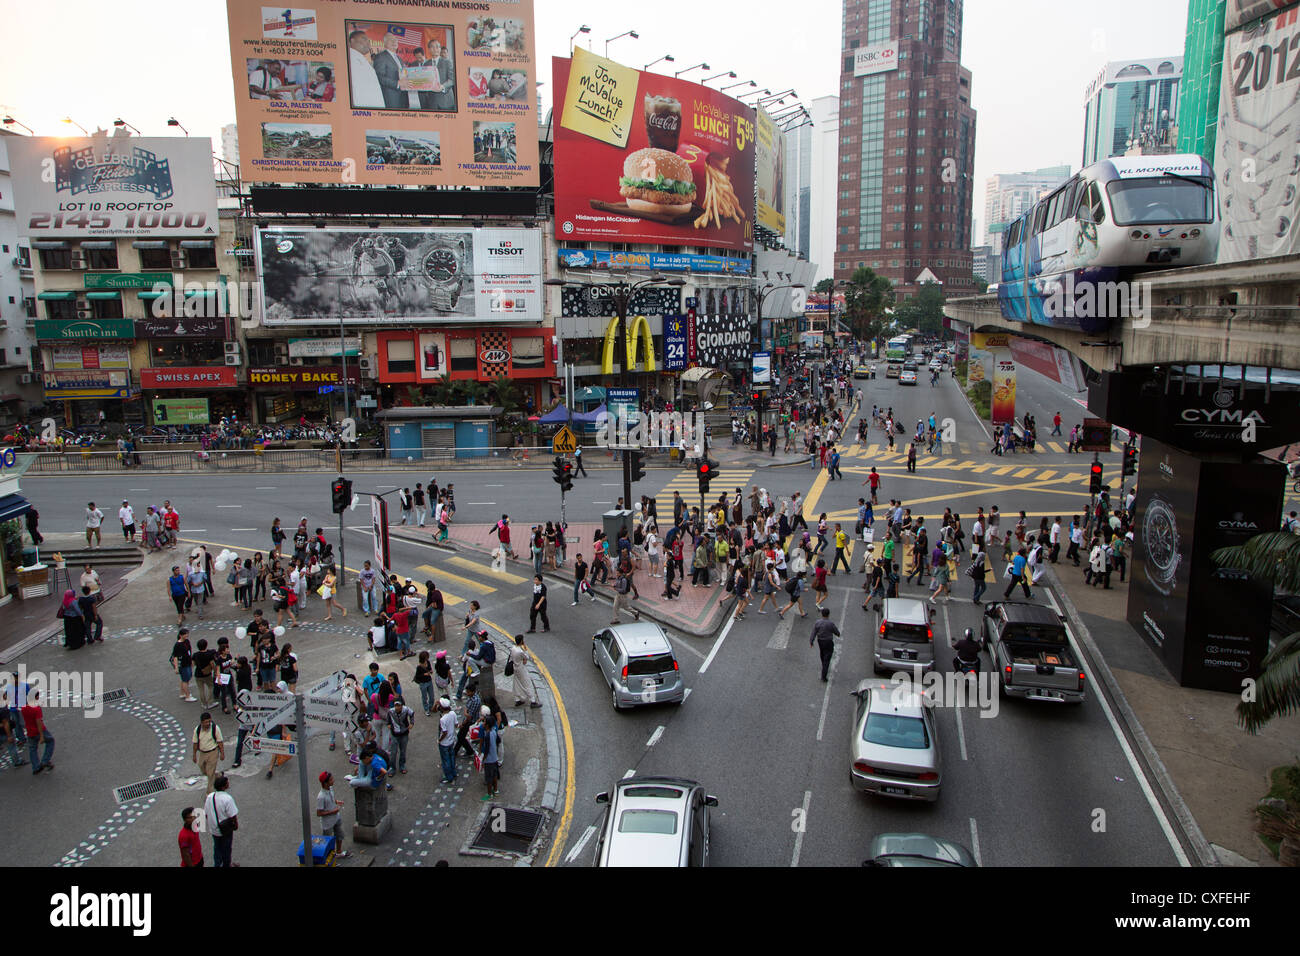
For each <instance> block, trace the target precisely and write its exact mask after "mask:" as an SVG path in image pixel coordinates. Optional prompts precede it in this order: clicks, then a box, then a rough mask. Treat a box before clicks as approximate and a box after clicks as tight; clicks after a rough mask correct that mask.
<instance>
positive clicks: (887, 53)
mask: <svg viewBox="0 0 1300 956" xmlns="http://www.w3.org/2000/svg"><path fill="white" fill-rule="evenodd" d="M897 69H898V43H897V42H891V43H876V44H873V45H871V46H862V47H858V48H857V49H856V50H854V51H853V75H854V76H855V77H859V76H873V75H875V74H876V73H888V72H889V71H890V70H897Z"/></svg>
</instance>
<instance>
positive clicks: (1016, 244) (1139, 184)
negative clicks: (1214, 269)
mask: <svg viewBox="0 0 1300 956" xmlns="http://www.w3.org/2000/svg"><path fill="white" fill-rule="evenodd" d="M1219 224H1220V219H1219V202H1218V195H1217V193H1216V191H1215V182H1214V170H1213V169H1212V168H1211V166H1210V164H1209V162H1207V161H1206V160H1205V159H1202V158H1201V157H1200V156H1194V155H1188V154H1184V155H1169V156H1118V157H1114V158H1112V159H1107V160H1103V161H1102V162H1099V163H1094V164H1093V165H1091V166H1089V167H1088V168H1087V169H1084V170H1083V171H1082V172H1079V173H1076V174H1075V175H1074V176H1073V177H1072V178H1071V179H1070V180H1069V181H1068V182H1067V183H1065V184H1064V185H1063V186H1061V187H1059V188H1058V189H1056V190H1055V191H1054V192H1052V193H1051V194H1050V195H1048V196H1046V197H1044V198H1043V199H1040V200H1039V201H1038V202H1037V203H1035V204H1034V207H1033V208H1032V209H1030V210H1029V211H1028V212H1026V213H1025V214H1024V215H1022V216H1021V217H1020V218H1019V219H1017V220H1015V222H1013V223H1012V224H1011V225H1010V226H1009V227H1008V228H1007V230H1006V232H1005V233H1004V238H1003V243H1002V271H1001V276H1000V279H999V281H998V283H997V295H998V305H999V307H1000V308H1001V311H1002V316H1003V318H1006V319H1010V320H1013V321H1018V322H1030V323H1035V324H1038V325H1053V326H1059V327H1063V328H1073V329H1079V330H1081V331H1083V332H1090V333H1092V332H1102V331H1105V330H1106V329H1108V328H1109V327H1110V324H1111V322H1113V321H1114V320H1116V319H1120V318H1126V317H1128V316H1130V315H1134V316H1141V315H1144V314H1145V311H1144V310H1145V309H1146V308H1147V307H1148V306H1149V304H1150V303H1147V302H1144V301H1142V294H1143V293H1142V288H1141V285H1140V283H1137V282H1135V281H1134V279H1135V277H1136V276H1138V275H1140V274H1141V273H1142V272H1144V271H1150V270H1153V269H1168V268H1171V267H1176V266H1197V265H1205V264H1208V263H1212V262H1214V261H1215V260H1216V258H1217V257H1218V251H1219Z"/></svg>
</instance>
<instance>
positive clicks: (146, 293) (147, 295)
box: [135, 289, 170, 299]
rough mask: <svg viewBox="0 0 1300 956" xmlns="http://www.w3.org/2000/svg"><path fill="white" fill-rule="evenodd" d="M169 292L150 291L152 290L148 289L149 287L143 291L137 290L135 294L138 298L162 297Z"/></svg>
mask: <svg viewBox="0 0 1300 956" xmlns="http://www.w3.org/2000/svg"><path fill="white" fill-rule="evenodd" d="M169 294H170V293H167V292H153V291H150V290H147V289H146V290H143V291H140V292H137V293H136V294H135V297H136V298H137V299H161V298H162V297H163V296H166V295H169Z"/></svg>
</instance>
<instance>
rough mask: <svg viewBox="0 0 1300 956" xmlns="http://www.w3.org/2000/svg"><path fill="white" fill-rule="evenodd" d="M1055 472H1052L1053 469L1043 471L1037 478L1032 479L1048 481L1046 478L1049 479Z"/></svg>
mask: <svg viewBox="0 0 1300 956" xmlns="http://www.w3.org/2000/svg"><path fill="white" fill-rule="evenodd" d="M1055 474H1056V472H1054V471H1045V472H1043V473H1042V474H1040V475H1039V476H1038V477H1037V478H1035V479H1034V480H1035V481H1048V480H1050V479H1051V478H1052V477H1053V476H1054V475H1055Z"/></svg>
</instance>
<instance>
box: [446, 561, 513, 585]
mask: <svg viewBox="0 0 1300 956" xmlns="http://www.w3.org/2000/svg"><path fill="white" fill-rule="evenodd" d="M447 560H448V562H450V563H451V564H455V565H459V566H460V567H462V568H468V569H469V570H471V571H477V572H478V573H479V574H489V575H491V576H492V577H494V578H500V579H501V580H502V581H508V582H509V583H510V584H527V583H528V580H529V579H528V578H521V577H520V576H519V575H517V574H511V573H510V572H509V571H496V570H493V569H492V568H487V567H484V566H483V565H481V564H479V563H478V562H476V561H471V560H470V559H469V558H462V557H460V556H457V557H454V558H448V559H447Z"/></svg>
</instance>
